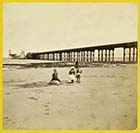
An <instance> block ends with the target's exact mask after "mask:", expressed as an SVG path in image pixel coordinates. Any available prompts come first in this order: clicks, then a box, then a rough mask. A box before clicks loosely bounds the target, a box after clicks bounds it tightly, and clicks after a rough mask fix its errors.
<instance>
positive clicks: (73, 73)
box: [50, 62, 82, 84]
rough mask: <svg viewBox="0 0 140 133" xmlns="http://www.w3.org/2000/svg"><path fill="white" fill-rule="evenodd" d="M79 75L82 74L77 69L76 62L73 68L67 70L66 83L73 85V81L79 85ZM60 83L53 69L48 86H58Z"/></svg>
mask: <svg viewBox="0 0 140 133" xmlns="http://www.w3.org/2000/svg"><path fill="white" fill-rule="evenodd" d="M81 73H82V70H81V69H80V68H79V65H78V62H76V64H75V66H73V67H71V68H70V70H69V73H68V74H69V81H68V82H69V83H74V81H76V82H77V83H80V77H81ZM60 83H61V80H60V79H59V78H58V72H57V70H56V69H54V70H53V74H52V79H51V81H50V84H60Z"/></svg>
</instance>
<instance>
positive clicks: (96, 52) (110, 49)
mask: <svg viewBox="0 0 140 133" xmlns="http://www.w3.org/2000/svg"><path fill="white" fill-rule="evenodd" d="M118 48H121V49H122V51H123V52H122V53H121V55H120V56H121V58H122V59H121V60H119V61H115V50H116V49H118ZM126 51H127V53H126ZM27 58H28V59H40V60H53V61H64V62H76V61H78V62H98V63H115V62H119V63H137V60H138V48H137V42H126V43H118V44H108V45H99V46H93V47H82V48H73V49H64V50H54V51H46V52H33V53H28V55H27Z"/></svg>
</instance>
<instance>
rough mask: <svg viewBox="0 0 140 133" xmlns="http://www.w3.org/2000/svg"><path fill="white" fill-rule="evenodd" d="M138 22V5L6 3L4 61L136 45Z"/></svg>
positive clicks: (4, 5)
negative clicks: (71, 50)
mask: <svg viewBox="0 0 140 133" xmlns="http://www.w3.org/2000/svg"><path fill="white" fill-rule="evenodd" d="M137 21H138V20H137V5H136V4H135V3H4V4H3V34H2V35H3V57H8V52H9V49H10V50H11V51H12V53H17V54H19V53H20V51H21V50H24V51H25V53H27V52H42V51H50V50H58V49H68V48H79V47H87V46H97V45H103V44H105V45H106V44H110V43H111V44H112V43H119V42H129V41H137V38H138V37H137V34H138V31H137V29H138V27H137V24H138V23H137ZM118 53H119V52H118Z"/></svg>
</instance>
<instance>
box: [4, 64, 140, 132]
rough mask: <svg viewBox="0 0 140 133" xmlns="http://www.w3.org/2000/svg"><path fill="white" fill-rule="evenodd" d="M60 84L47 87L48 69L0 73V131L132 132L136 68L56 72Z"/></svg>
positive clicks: (14, 69)
mask: <svg viewBox="0 0 140 133" xmlns="http://www.w3.org/2000/svg"><path fill="white" fill-rule="evenodd" d="M56 69H57V71H58V73H59V77H60V79H61V80H62V84H61V85H48V82H49V81H50V79H51V74H52V71H53V68H28V69H16V68H11V69H9V68H3V128H4V129H44V130H45V129H81V130H83V129H91V130H92V129H93V130H94V129H96V130H98V129H107V130H109V129H135V128H136V126H137V119H136V118H137V115H136V114H137V111H136V110H137V66H136V65H125V66H122V67H121V66H110V67H96V68H82V70H83V73H82V75H81V83H80V84H78V83H74V84H68V83H67V80H68V70H69V68H68V67H67V68H56Z"/></svg>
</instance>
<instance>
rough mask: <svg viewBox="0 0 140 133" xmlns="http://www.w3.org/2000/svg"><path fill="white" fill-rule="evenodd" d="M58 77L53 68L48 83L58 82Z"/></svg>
mask: <svg viewBox="0 0 140 133" xmlns="http://www.w3.org/2000/svg"><path fill="white" fill-rule="evenodd" d="M60 82H61V81H60V79H59V78H58V73H57V71H56V69H54V70H53V74H52V79H51V81H50V83H60Z"/></svg>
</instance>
